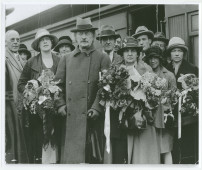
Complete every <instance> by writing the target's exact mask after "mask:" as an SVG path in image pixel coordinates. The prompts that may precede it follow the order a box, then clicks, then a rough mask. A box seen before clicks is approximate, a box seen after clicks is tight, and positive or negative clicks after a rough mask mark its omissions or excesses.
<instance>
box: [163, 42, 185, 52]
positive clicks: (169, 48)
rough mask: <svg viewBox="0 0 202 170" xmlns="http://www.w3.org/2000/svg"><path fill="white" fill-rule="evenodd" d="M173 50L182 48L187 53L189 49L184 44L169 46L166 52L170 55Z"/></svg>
mask: <svg viewBox="0 0 202 170" xmlns="http://www.w3.org/2000/svg"><path fill="white" fill-rule="evenodd" d="M173 48H182V49H184V50H185V52H187V51H188V47H187V46H186V45H182V44H173V45H171V46H169V47H168V48H167V50H166V53H167V54H168V53H170V51H171V50H172V49H173Z"/></svg>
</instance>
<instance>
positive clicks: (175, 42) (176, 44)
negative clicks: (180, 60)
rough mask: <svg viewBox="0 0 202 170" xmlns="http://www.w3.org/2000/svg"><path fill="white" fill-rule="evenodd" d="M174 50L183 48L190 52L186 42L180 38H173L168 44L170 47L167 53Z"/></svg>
mask: <svg viewBox="0 0 202 170" xmlns="http://www.w3.org/2000/svg"><path fill="white" fill-rule="evenodd" d="M173 48H181V49H183V50H184V51H185V52H187V51H188V47H187V46H186V45H185V42H184V40H183V39H182V38H180V37H172V38H171V39H170V41H169V43H168V47H167V50H166V52H167V53H170V51H171V50H172V49H173Z"/></svg>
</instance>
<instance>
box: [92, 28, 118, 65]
mask: <svg viewBox="0 0 202 170" xmlns="http://www.w3.org/2000/svg"><path fill="white" fill-rule="evenodd" d="M119 37H120V35H119V34H116V32H115V29H114V27H113V26H110V25H102V27H101V31H100V34H99V35H98V36H97V37H96V39H97V40H99V41H100V43H101V45H102V50H103V52H104V53H106V54H107V55H108V56H109V58H110V60H111V63H112V64H118V63H121V62H122V57H121V56H119V55H118V54H116V53H115V52H114V46H115V42H116V39H117V38H119Z"/></svg>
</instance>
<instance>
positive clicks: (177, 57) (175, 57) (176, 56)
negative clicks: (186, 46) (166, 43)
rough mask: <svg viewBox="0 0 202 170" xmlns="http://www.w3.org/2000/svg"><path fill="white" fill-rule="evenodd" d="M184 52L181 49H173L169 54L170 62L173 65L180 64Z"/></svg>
mask: <svg viewBox="0 0 202 170" xmlns="http://www.w3.org/2000/svg"><path fill="white" fill-rule="evenodd" d="M183 55H184V52H183V50H182V49H181V48H173V49H172V50H171V52H170V57H171V60H172V61H173V62H175V63H178V62H181V61H182V59H183Z"/></svg>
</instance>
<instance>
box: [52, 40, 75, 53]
mask: <svg viewBox="0 0 202 170" xmlns="http://www.w3.org/2000/svg"><path fill="white" fill-rule="evenodd" d="M63 44H67V45H68V46H69V47H70V48H71V50H72V51H73V50H74V49H75V46H74V45H72V44H70V43H65V42H58V44H57V45H56V46H55V48H54V51H56V52H59V48H60V46H61V45H63Z"/></svg>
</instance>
